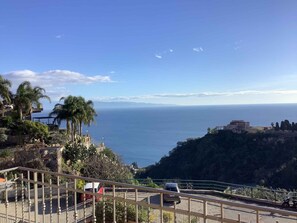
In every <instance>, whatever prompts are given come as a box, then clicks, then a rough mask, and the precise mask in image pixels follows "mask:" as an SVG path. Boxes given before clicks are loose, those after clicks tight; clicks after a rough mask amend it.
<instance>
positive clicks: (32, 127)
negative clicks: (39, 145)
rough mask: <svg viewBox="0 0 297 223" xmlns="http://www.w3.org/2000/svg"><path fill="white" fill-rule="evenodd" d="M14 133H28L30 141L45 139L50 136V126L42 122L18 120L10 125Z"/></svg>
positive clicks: (11, 131)
mask: <svg viewBox="0 0 297 223" xmlns="http://www.w3.org/2000/svg"><path fill="white" fill-rule="evenodd" d="M8 127H9V129H10V133H11V134H12V135H27V136H28V142H33V141H34V140H39V141H44V140H45V139H46V138H47V137H48V134H49V132H48V127H47V125H44V124H42V123H40V122H33V121H29V120H25V121H16V122H12V123H10V125H9V126H8Z"/></svg>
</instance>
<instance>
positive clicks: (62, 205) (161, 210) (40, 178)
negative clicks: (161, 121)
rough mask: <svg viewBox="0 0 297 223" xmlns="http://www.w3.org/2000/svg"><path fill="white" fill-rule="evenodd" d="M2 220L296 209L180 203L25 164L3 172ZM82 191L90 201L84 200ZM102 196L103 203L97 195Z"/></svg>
mask: <svg viewBox="0 0 297 223" xmlns="http://www.w3.org/2000/svg"><path fill="white" fill-rule="evenodd" d="M0 177H3V178H4V179H5V181H4V182H2V183H0V199H1V200H0V201H1V202H0V222H9V223H10V222H106V223H109V222H113V223H115V222H118V223H119V222H158V223H159V222H160V223H163V222H164V223H165V222H174V223H177V222H180V223H183V222H189V223H195V222H196V223H198V222H204V223H206V222H208V223H213V222H220V223H223V222H225V223H235V222H248V223H251V222H255V223H263V222H267V223H283V222H285V223H287V222H288V223H293V222H296V221H297V213H296V212H294V211H288V210H282V209H278V208H271V207H263V206H258V205H251V204H246V203H243V202H239V201H230V200H227V199H222V198H217V197H214V196H207V195H193V194H188V193H180V194H178V195H180V196H181V201H182V202H181V203H180V204H176V203H164V202H163V196H164V194H165V193H166V194H168V193H169V194H176V193H174V192H169V191H164V190H161V189H154V188H149V187H143V186H136V185H132V184H127V183H121V182H113V181H107V180H99V179H93V178H85V177H78V176H73V175H67V174H62V173H56V172H48V171H42V170H36V169H30V168H24V167H16V168H12V169H6V170H1V171H0ZM87 182H89V183H92V184H93V185H95V183H98V182H99V183H100V185H102V186H103V192H102V194H98V193H95V187H94V186H93V191H83V189H81V188H82V187H81V185H84V184H85V183H87ZM81 194H89V195H91V199H89V200H83V201H80V197H81ZM97 198H99V201H98V199H97Z"/></svg>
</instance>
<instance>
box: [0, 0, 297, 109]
mask: <svg viewBox="0 0 297 223" xmlns="http://www.w3.org/2000/svg"><path fill="white" fill-rule="evenodd" d="M296 10H297V1H296V0H291V1H290V0H278V1H274V0H269V1H266V0H241V1H238V0H217V1H213V0H205V1H201V0H199V1H197V0H185V1H184V0H182V1H181V0H180V1H174V0H162V1H160V0H149V1H145V0H142V1H140V0H125V1H123V0H122V1H119V0H118V1H112V0H108V1H99V0H88V1H82V0H80V1H79V0H65V1H56V0H43V1H40V0H26V1H23V0H18V1H17V0H1V2H0V49H1V53H0V73H1V74H2V75H4V76H5V77H6V78H7V79H10V80H11V81H12V82H13V89H15V88H16V87H17V86H18V84H19V83H21V82H22V81H24V80H30V81H31V82H32V84H33V85H38V86H41V87H44V88H45V89H46V90H47V93H48V94H49V95H50V96H51V98H52V99H53V100H54V101H55V100H58V99H59V98H60V97H62V96H67V95H70V94H71V95H81V96H84V97H85V98H86V99H92V100H94V101H112V102H118V101H129V102H146V103H162V104H179V105H212V104H259V103H295V102H297V22H296V21H297V12H296Z"/></svg>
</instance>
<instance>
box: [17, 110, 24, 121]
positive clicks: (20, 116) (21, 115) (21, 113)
mask: <svg viewBox="0 0 297 223" xmlns="http://www.w3.org/2000/svg"><path fill="white" fill-rule="evenodd" d="M18 113H19V118H20V120H21V121H22V120H23V110H22V109H21V108H19V109H18Z"/></svg>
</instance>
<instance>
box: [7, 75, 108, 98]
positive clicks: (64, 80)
mask: <svg viewBox="0 0 297 223" xmlns="http://www.w3.org/2000/svg"><path fill="white" fill-rule="evenodd" d="M4 76H5V78H6V79H8V80H10V81H11V82H12V84H13V86H12V90H16V88H17V87H18V86H19V84H20V83H22V82H23V81H30V82H31V83H32V85H33V86H34V85H38V86H40V87H43V88H45V89H46V90H47V92H49V93H50V92H53V93H54V92H55V94H58V95H59V94H60V93H62V92H66V88H65V86H67V85H69V84H93V83H106V82H113V81H112V80H111V78H110V76H103V75H95V76H87V75H85V74H81V73H78V72H74V71H69V70H49V71H45V72H40V73H38V72H34V71H31V70H18V71H11V72H9V73H6V74H4Z"/></svg>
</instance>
